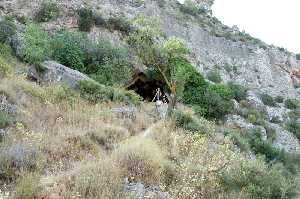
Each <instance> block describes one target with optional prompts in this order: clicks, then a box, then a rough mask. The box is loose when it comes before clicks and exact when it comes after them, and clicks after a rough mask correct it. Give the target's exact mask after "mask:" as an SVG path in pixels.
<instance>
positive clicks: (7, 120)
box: [0, 111, 13, 129]
mask: <svg viewBox="0 0 300 199" xmlns="http://www.w3.org/2000/svg"><path fill="white" fill-rule="evenodd" d="M12 122H13V118H12V116H10V115H9V114H7V113H6V112H3V111H0V129H3V128H5V127H7V126H8V125H10V124H11V123H12Z"/></svg>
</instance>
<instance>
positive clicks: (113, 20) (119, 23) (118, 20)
mask: <svg viewBox="0 0 300 199" xmlns="http://www.w3.org/2000/svg"><path fill="white" fill-rule="evenodd" d="M107 26H108V28H109V29H110V30H118V31H121V32H124V33H126V34H128V33H129V32H130V31H131V24H130V22H129V21H128V20H127V19H126V18H125V17H124V16H117V17H110V18H109V19H108V21H107Z"/></svg>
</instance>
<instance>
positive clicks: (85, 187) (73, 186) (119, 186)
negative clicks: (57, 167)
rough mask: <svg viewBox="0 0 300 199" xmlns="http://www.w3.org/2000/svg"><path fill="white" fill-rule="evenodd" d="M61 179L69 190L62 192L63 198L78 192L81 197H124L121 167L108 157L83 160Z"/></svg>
mask: <svg viewBox="0 0 300 199" xmlns="http://www.w3.org/2000/svg"><path fill="white" fill-rule="evenodd" d="M66 180H67V182H65V181H66ZM61 181H62V182H65V184H66V187H67V191H68V192H69V193H65V194H66V195H64V194H63V196H64V197H63V198H72V196H74V195H79V194H80V196H81V197H83V198H107V199H119V198H125V196H124V192H123V179H122V178H121V169H120V168H118V167H117V166H116V164H115V163H114V162H113V161H112V160H110V159H105V158H102V159H101V160H100V161H96V162H91V161H89V162H84V163H83V164H82V165H79V167H78V169H76V172H75V173H72V174H71V176H70V177H69V178H63V179H62V180H61Z"/></svg>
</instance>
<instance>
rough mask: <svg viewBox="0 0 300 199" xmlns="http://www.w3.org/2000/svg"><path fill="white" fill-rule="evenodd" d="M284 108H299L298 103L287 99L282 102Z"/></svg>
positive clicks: (299, 103) (299, 104)
mask: <svg viewBox="0 0 300 199" xmlns="http://www.w3.org/2000/svg"><path fill="white" fill-rule="evenodd" d="M284 104H285V107H286V108H288V109H297V108H298V107H300V102H299V101H298V100H296V99H287V100H285V102H284Z"/></svg>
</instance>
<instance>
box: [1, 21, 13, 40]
mask: <svg viewBox="0 0 300 199" xmlns="http://www.w3.org/2000/svg"><path fill="white" fill-rule="evenodd" d="M15 33H16V25H15V24H14V22H13V21H11V20H9V19H4V20H2V21H0V43H5V42H8V39H9V37H11V36H12V35H14V34H15Z"/></svg>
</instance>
